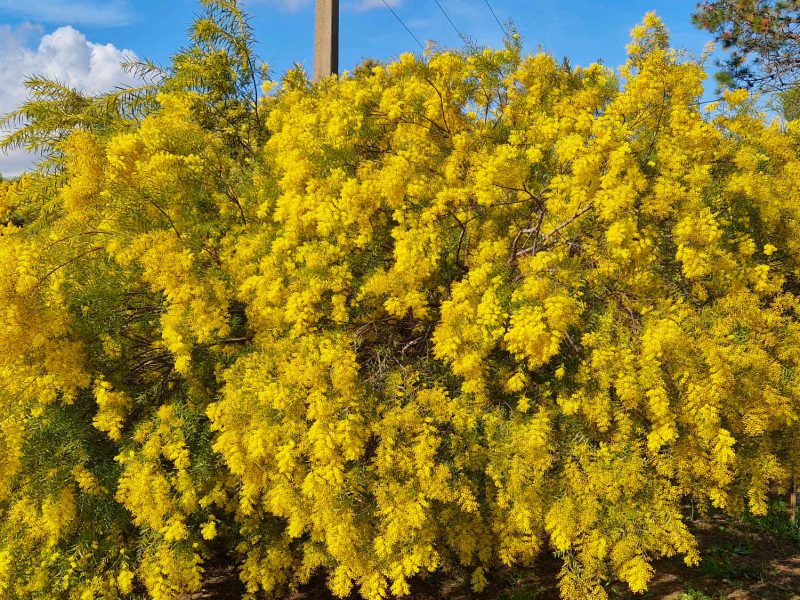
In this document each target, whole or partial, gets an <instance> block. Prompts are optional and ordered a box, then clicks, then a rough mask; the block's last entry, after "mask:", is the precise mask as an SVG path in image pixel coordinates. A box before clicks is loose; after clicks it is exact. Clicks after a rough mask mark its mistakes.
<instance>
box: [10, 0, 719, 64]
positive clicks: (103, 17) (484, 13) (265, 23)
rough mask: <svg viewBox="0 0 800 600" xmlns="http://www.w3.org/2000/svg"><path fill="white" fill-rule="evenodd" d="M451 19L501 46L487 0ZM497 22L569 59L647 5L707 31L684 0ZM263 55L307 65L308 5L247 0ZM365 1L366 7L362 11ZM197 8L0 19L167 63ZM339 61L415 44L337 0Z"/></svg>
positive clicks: (445, 37)
mask: <svg viewBox="0 0 800 600" xmlns="http://www.w3.org/2000/svg"><path fill="white" fill-rule="evenodd" d="M440 2H441V4H442V6H444V8H445V9H446V10H447V11H448V12H449V14H450V16H451V17H452V19H453V21H454V22H455V23H456V25H457V26H458V27H459V29H461V30H462V31H464V32H465V33H466V34H468V35H470V36H472V37H473V38H474V39H476V40H477V41H478V42H479V43H482V44H486V45H499V44H500V41H501V32H500V29H499V27H498V26H497V23H496V22H495V21H494V19H493V18H492V16H491V13H490V12H489V11H488V9H487V8H486V4H485V2H484V0H440ZM490 3H491V5H492V6H493V8H494V9H495V11H496V12H497V14H498V16H500V19H501V20H503V21H504V20H505V19H506V18H509V17H510V18H512V19H513V20H514V22H515V23H516V24H517V27H518V28H519V30H520V33H521V34H522V35H523V38H524V40H525V42H526V45H527V46H528V48H529V49H531V50H534V49H536V47H537V46H538V45H542V46H543V47H544V48H546V49H548V50H550V51H552V52H553V53H555V54H556V55H558V56H563V55H569V56H570V57H571V59H572V62H573V63H574V64H585V63H588V62H592V61H594V60H596V59H598V58H603V59H604V61H605V62H606V63H607V64H611V65H615V64H618V63H620V62H621V61H622V60H623V59H624V47H625V43H626V41H627V38H628V32H629V31H630V29H631V27H632V26H633V25H635V24H636V23H637V22H638V21H639V20H640V19H641V17H642V15H643V14H644V13H645V12H647V11H648V10H656V11H657V13H658V14H659V15H661V16H662V17H663V18H664V19H665V20H666V23H667V25H668V27H669V28H670V31H671V32H672V35H673V43H674V45H676V46H680V47H685V48H688V49H691V50H694V51H696V52H698V53H699V52H700V51H701V49H702V47H703V44H704V43H705V41H706V40H707V39H708V38H707V36H706V35H705V34H704V33H703V32H700V31H697V30H696V29H695V28H694V27H693V26H692V25H691V23H690V15H691V12H692V9H693V7H694V2H693V1H691V0H649V1H645V2H642V1H633V0H611V1H605V2H597V1H589V0H563V1H560V2H552V1H547V0H490ZM244 4H245V6H246V8H247V10H248V11H249V12H250V13H251V14H252V16H253V24H254V26H255V29H256V32H257V35H258V38H259V40H260V48H259V50H260V54H261V56H262V58H263V59H264V60H266V61H267V62H268V63H270V64H271V65H272V66H273V67H274V68H275V69H276V70H277V71H283V70H284V69H285V68H286V67H288V66H290V65H291V64H292V63H293V62H295V61H298V62H301V63H304V64H306V65H310V63H311V43H312V36H313V17H314V15H313V2H312V1H310V0H305V1H303V0H272V1H271V0H249V1H247V0H246V1H245V2H244ZM390 4H393V5H394V6H395V10H396V11H397V12H398V14H400V16H401V17H402V18H403V19H404V20H405V22H406V24H407V25H408V26H409V27H410V28H411V30H412V31H413V32H414V33H415V35H416V36H417V37H418V38H419V39H421V40H422V41H423V43H424V41H425V40H427V39H433V40H436V41H437V42H439V43H441V44H443V45H458V44H459V40H458V38H457V36H456V34H455V33H454V32H453V30H452V28H451V27H450V25H449V23H448V22H447V21H446V20H445V18H444V16H443V15H442V13H441V12H440V11H439V9H438V7H437V6H436V3H435V2H434V0H403V1H398V0H392V1H390ZM364 6H367V7H369V6H373V8H368V9H366V10H365V9H364ZM197 10H198V2H197V1H196V0H137V1H135V2H134V1H132V0H131V1H127V0H110V1H109V0H95V1H92V0H74V1H72V0H38V1H31V2H24V1H21V0H0V23H5V24H9V25H15V24H19V23H24V22H32V23H40V24H42V25H43V26H44V28H45V30H46V31H49V30H51V29H55V28H57V27H58V26H61V25H67V24H70V25H72V26H73V27H75V28H76V29H78V30H79V31H81V32H82V33H83V34H85V35H86V37H87V38H88V39H89V40H91V41H92V42H95V43H103V44H105V43H112V44H114V45H115V46H117V47H118V48H127V49H130V50H133V51H134V52H136V53H137V54H138V55H139V56H143V57H145V56H146V57H149V58H153V59H155V60H156V61H160V62H165V61H168V59H169V57H170V55H171V53H172V52H173V51H174V50H175V49H176V48H177V47H178V46H179V45H180V44H181V43H182V42H183V41H184V40H185V33H186V29H187V28H188V26H189V25H190V23H191V21H192V18H193V16H194V14H195V13H196V12H197ZM341 21H342V26H341V27H342V33H341V35H342V46H341V52H342V58H341V65H342V68H351V67H352V66H354V65H355V64H357V63H358V62H359V61H360V60H361V59H362V58H364V57H375V58H379V59H386V58H391V57H393V56H397V55H398V54H400V53H402V52H404V51H408V50H413V49H415V48H417V46H416V43H415V42H414V41H413V40H412V39H411V37H410V36H409V35H408V34H407V33H406V32H405V31H404V30H403V29H402V27H401V26H400V24H399V23H398V22H397V21H396V20H395V19H394V17H393V16H392V14H391V13H390V12H389V11H388V10H387V9H386V7H384V6H383V4H382V3H381V2H380V0H343V1H342V19H341Z"/></svg>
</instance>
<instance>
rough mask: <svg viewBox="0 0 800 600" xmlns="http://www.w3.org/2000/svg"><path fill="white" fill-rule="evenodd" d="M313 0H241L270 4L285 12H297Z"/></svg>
mask: <svg viewBox="0 0 800 600" xmlns="http://www.w3.org/2000/svg"><path fill="white" fill-rule="evenodd" d="M312 1H313V0H243V3H244V4H245V6H246V5H248V4H271V5H272V6H277V7H278V8H280V9H281V10H285V11H286V12H292V13H293V12H297V11H299V10H302V9H304V8H306V7H307V6H310V5H311V3H312Z"/></svg>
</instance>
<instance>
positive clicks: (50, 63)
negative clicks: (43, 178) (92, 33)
mask: <svg viewBox="0 0 800 600" xmlns="http://www.w3.org/2000/svg"><path fill="white" fill-rule="evenodd" d="M42 34H43V31H42V29H41V28H40V27H38V26H35V25H30V24H24V25H20V26H18V27H10V26H8V25H0V115H5V114H7V113H9V112H11V111H13V110H15V109H16V108H18V107H19V106H20V105H21V104H22V103H23V102H24V101H25V100H26V98H27V94H28V92H27V89H26V88H25V86H24V85H23V82H24V81H25V79H26V78H27V77H29V76H31V75H43V76H45V77H48V78H50V79H56V80H58V81H60V82H61V83H65V84H67V85H69V86H72V87H75V88H78V89H79V90H81V91H83V92H87V93H96V92H102V91H107V90H109V89H112V88H114V87H116V86H119V85H126V84H131V83H134V80H133V78H132V77H131V76H130V75H128V74H127V73H125V72H124V71H123V70H122V67H121V66H120V63H121V62H122V60H123V59H124V58H125V57H126V56H132V55H133V53H132V52H131V51H129V50H120V49H119V48H117V47H116V46H114V45H113V44H95V43H93V42H90V41H89V40H87V39H86V36H85V35H83V34H82V33H81V32H80V31H78V30H77V29H74V28H73V27H71V26H69V25H67V26H64V27H59V28H58V29H56V30H55V31H53V32H52V33H48V34H46V35H42ZM36 38H39V42H38V45H36V47H35V48H32V47H31V46H30V42H31V41H33V40H35V39H36ZM0 135H2V132H0ZM32 164H33V158H32V157H31V156H29V155H28V154H26V153H24V152H12V153H10V154H9V155H7V156H6V155H3V154H2V153H0V173H2V174H3V175H4V176H11V175H17V174H19V173H20V172H21V171H23V170H25V169H27V168H30V167H31V166H32Z"/></svg>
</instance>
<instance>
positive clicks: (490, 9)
mask: <svg viewBox="0 0 800 600" xmlns="http://www.w3.org/2000/svg"><path fill="white" fill-rule="evenodd" d="M483 1H484V2H485V3H486V8H488V9H489V12H491V13H492V16H493V17H494V20H495V21H497V25H498V26H499V27H500V29H501V30H502V32H503V35H508V32H507V31H506V28H505V27H503V24H502V23H501V22H500V19H498V18H497V13H496V12H494V9H493V8H492V5H491V4H489V0H483Z"/></svg>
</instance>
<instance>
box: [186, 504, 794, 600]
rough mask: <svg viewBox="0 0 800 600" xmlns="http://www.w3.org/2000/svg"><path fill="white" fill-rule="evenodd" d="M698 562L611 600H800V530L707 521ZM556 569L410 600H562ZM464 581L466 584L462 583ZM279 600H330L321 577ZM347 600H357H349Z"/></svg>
mask: <svg viewBox="0 0 800 600" xmlns="http://www.w3.org/2000/svg"><path fill="white" fill-rule="evenodd" d="M692 529H693V530H694V532H695V534H696V535H697V539H698V541H699V543H700V548H701V556H702V557H703V560H702V562H701V564H700V565H698V566H696V567H687V566H686V565H685V564H684V563H683V561H682V560H681V558H679V557H676V558H670V559H662V560H659V561H656V562H654V563H653V567H654V568H655V576H654V578H653V580H652V581H651V582H650V586H649V589H648V591H647V592H646V593H644V594H638V595H637V594H632V593H631V592H630V591H629V590H627V588H626V586H625V585H624V584H621V583H619V582H614V583H611V584H609V586H608V592H609V597H610V598H612V599H616V600H633V599H648V600H649V599H656V598H663V599H671V600H712V599H713V600H718V599H723V598H724V599H727V600H800V529H798V528H791V526H789V525H788V523H778V524H777V525H776V523H775V522H774V520H773V521H772V522H767V521H757V520H755V519H746V520H736V521H732V520H731V519H727V518H723V517H721V516H712V517H708V518H706V519H703V520H697V521H694V522H693V523H692ZM560 568H561V561H560V560H559V559H558V558H556V557H554V556H552V555H547V556H542V557H541V558H540V559H539V560H538V561H537V562H536V563H535V564H534V565H533V566H531V567H528V568H522V569H513V570H511V569H507V570H500V571H497V572H495V573H492V574H491V575H490V585H489V587H488V589H487V590H486V591H484V592H483V593H481V594H475V593H473V592H471V591H470V590H469V587H468V585H466V584H464V580H465V579H467V580H468V577H467V574H466V573H464V574H455V575H454V574H450V575H437V576H434V577H429V578H426V579H424V580H423V579H419V580H417V581H415V582H414V583H413V586H412V593H411V596H410V598H413V599H414V600H559V595H558V571H559V569H560ZM459 575H463V576H459ZM243 593H244V588H243V587H242V585H241V583H240V582H239V580H238V578H237V576H236V573H235V570H234V569H233V568H221V567H220V568H212V569H209V572H208V578H207V581H206V584H205V585H204V587H203V590H202V592H199V593H197V594H193V595H192V596H190V597H188V598H187V599H186V600H239V599H240V598H241V597H242V594H243ZM280 600H335V599H334V597H333V596H332V595H331V594H330V593H329V592H328V591H327V589H326V587H325V580H324V578H322V577H318V578H316V579H315V580H313V581H312V582H310V583H309V584H308V585H306V586H303V587H302V588H301V589H300V590H299V591H298V592H296V593H293V594H288V595H285V596H283V597H282V598H280ZM349 600H357V596H355V595H354V596H353V597H352V598H351V599H349ZM587 600H588V599H587Z"/></svg>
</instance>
